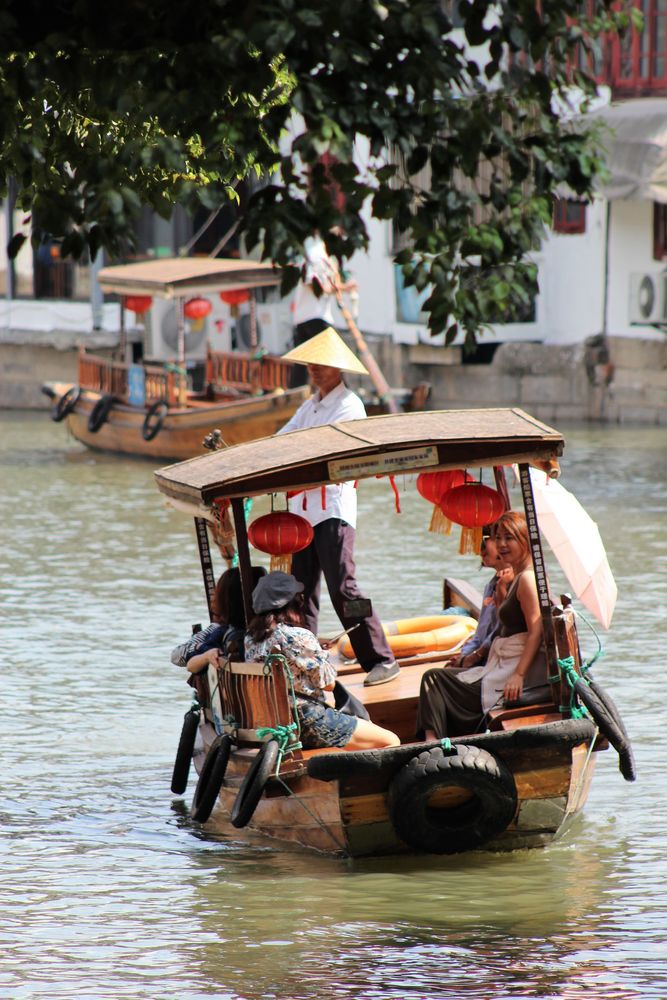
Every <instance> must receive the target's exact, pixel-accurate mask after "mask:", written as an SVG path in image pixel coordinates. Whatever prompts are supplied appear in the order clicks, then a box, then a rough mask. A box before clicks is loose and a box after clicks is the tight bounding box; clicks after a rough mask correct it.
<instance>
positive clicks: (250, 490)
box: [155, 409, 564, 513]
mask: <svg viewBox="0 0 667 1000" xmlns="http://www.w3.org/2000/svg"><path fill="white" fill-rule="evenodd" d="M563 444H564V441H563V437H562V435H561V434H560V433H559V432H558V431H556V430H554V429H553V428H552V427H548V426H547V425H546V424H543V423H541V422H540V421H538V420H536V419H535V418H534V417H531V416H530V415H529V414H528V413H525V412H524V411H523V410H519V409H488V410H435V411H430V412H427V413H423V412H418V413H394V414H389V415H386V416H378V417H368V418H366V419H365V420H350V421H346V422H344V423H339V424H331V425H326V426H323V427H312V428H309V429H307V430H301V431H292V432H291V433H288V434H277V435H274V436H273V437H270V438H262V439H260V440H259V441H249V442H247V443H246V444H240V445H237V446H236V447H233V448H227V449H224V450H222V451H216V452H213V453H211V454H206V455H202V456H200V457H198V458H192V459H188V460H187V461H185V462H179V463H177V464H176V465H170V466H167V467H166V468H164V469H159V470H158V471H157V472H156V473H155V477H156V480H157V485H158V488H159V489H160V490H161V491H162V493H164V494H165V495H166V496H167V497H168V498H170V499H171V500H172V502H174V501H175V506H184V505H185V506H186V507H187V508H188V509H189V510H190V511H191V512H192V513H201V512H202V511H204V510H205V509H206V508H207V507H208V506H209V505H210V503H211V502H212V501H213V500H214V499H219V498H228V499H231V498H233V497H245V496H258V495H261V494H266V493H278V492H284V491H286V490H294V489H304V488H311V487H314V486H320V485H323V484H326V483H332V482H334V483H335V482H342V481H344V480H357V479H365V478H370V477H373V476H378V475H389V474H392V473H396V474H398V473H411V472H428V471H434V470H435V469H447V468H450V469H456V468H461V467H466V466H467V467H472V468H475V467H479V466H490V465H510V464H512V463H513V462H528V463H530V464H533V465H537V466H538V467H544V468H545V467H546V465H547V464H548V463H552V464H553V465H554V466H555V468H557V461H555V460H556V459H557V457H558V456H559V455H560V454H562V451H563ZM194 508H196V509H194Z"/></svg>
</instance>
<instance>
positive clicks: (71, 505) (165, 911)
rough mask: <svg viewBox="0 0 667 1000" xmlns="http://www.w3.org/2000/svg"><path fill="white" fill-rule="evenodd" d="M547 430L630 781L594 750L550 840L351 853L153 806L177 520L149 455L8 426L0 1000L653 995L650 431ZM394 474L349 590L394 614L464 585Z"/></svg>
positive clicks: (192, 591) (660, 974)
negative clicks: (561, 442) (461, 853)
mask: <svg viewBox="0 0 667 1000" xmlns="http://www.w3.org/2000/svg"><path fill="white" fill-rule="evenodd" d="M566 438H567V447H566V453H565V457H564V460H563V470H564V472H563V482H564V484H565V485H566V486H568V487H570V488H572V489H573V491H574V492H575V493H576V494H577V495H578V496H579V497H580V499H581V500H582V502H583V503H584V505H585V506H587V507H588V508H589V509H590V510H591V512H593V513H594V515H595V517H596V519H597V520H598V523H599V525H600V530H601V533H602V536H603V538H604V539H605V543H606V545H607V548H608V552H609V556H610V561H611V564H612V568H613V570H614V573H615V575H616V578H617V581H618V583H619V591H620V594H619V604H618V608H617V612H616V615H615V619H614V624H613V627H612V630H611V632H610V633H609V635H606V634H604V635H603V636H602V638H603V641H604V645H605V655H604V657H603V658H602V660H601V661H600V663H599V665H598V666H597V667H596V673H597V675H598V678H599V679H600V680H601V681H602V682H603V684H604V685H605V686H606V687H608V688H609V690H610V691H611V692H612V693H613V695H614V697H615V699H616V700H617V702H618V704H619V705H620V706H621V708H622V711H623V716H624V719H625V721H626V724H627V726H628V729H629V731H630V734H631V735H632V736H633V738H634V743H635V750H636V756H637V762H638V767H639V781H638V782H637V783H636V784H635V785H627V784H625V783H624V782H623V781H622V779H621V777H620V775H619V774H618V770H617V763H616V760H615V759H614V755H613V753H611V752H610V753H608V754H603V755H601V758H600V761H599V764H598V768H597V773H596V777H595V780H594V782H593V787H592V792H591V796H590V799H589V803H588V806H587V808H586V811H585V813H584V815H583V817H582V818H580V820H579V821H578V822H577V824H576V825H575V826H574V827H573V828H572V830H571V831H570V833H569V834H568V836H567V839H566V840H565V841H563V842H562V843H560V844H557V845H554V846H552V847H551V848H549V849H548V850H545V851H534V852H516V853H515V854H509V855H498V856H496V855H490V854H485V853H478V854H475V855H470V856H466V857H465V858H445V859H428V860H424V859H420V860H418V861H416V860H414V859H412V860H410V859H368V860H364V861H356V862H354V863H352V862H344V861H340V860H333V859H327V858H320V857H318V856H304V855H302V854H300V853H298V852H297V851H292V850H289V849H286V848H284V847H282V846H280V845H276V844H272V843H270V842H267V841H266V840H261V841H260V842H258V843H257V844H254V845H253V846H252V847H250V846H249V845H248V844H246V843H244V842H240V841H239V840H238V839H235V838H227V837H210V836H209V835H208V834H207V833H206V831H202V830H201V829H200V828H199V827H197V826H196V825H193V824H191V823H190V821H189V818H188V813H187V806H186V804H184V803H182V802H180V803H178V802H177V803H175V805H174V808H171V796H170V794H169V781H170V774H171V767H172V764H173V756H174V752H175V747H176V742H177V738H178V733H179V731H180V725H181V720H182V716H183V712H184V711H185V709H186V708H187V705H188V703H189V689H187V687H186V685H185V684H184V683H183V677H182V675H181V674H180V673H179V672H178V671H177V670H176V669H175V668H173V667H171V666H170V665H169V663H168V653H169V650H170V649H171V646H172V645H173V644H174V643H175V642H176V641H178V640H179V639H180V638H181V637H182V636H184V635H187V634H188V633H189V630H190V625H191V623H192V622H194V621H201V620H204V621H205V620H206V608H205V604H204V601H203V594H202V587H201V581H200V573H199V569H198V565H197V560H196V549H195V539H194V532H193V529H192V526H191V525H190V523H189V522H188V520H187V519H184V518H183V517H182V516H180V515H178V514H176V513H173V512H170V511H168V510H167V509H166V508H164V506H163V505H162V502H161V499H160V497H159V495H158V494H157V492H156V490H155V488H154V485H153V480H152V468H151V465H150V463H146V462H139V461H137V462H132V461H126V460H117V459H114V458H110V457H108V456H107V457H105V456H101V455H95V454H93V453H91V452H89V451H87V450H86V449H84V448H82V447H81V446H80V445H78V444H76V443H72V442H70V441H68V440H67V437H66V436H65V433H64V430H63V428H62V425H56V424H53V423H51V422H50V421H49V420H48V418H45V417H44V416H43V415H33V416H31V415H13V414H6V415H4V416H0V476H1V478H2V483H3V490H2V495H1V497H0V502H1V503H2V512H1V514H2V516H1V517H0V567H1V573H0V602H1V607H2V643H1V644H0V658H1V661H2V670H3V681H4V683H3V685H2V688H1V689H0V699H1V708H2V720H3V730H2V733H3V736H2V740H3V750H4V754H3V760H4V762H5V766H4V768H3V783H2V788H1V789H0V820H1V822H0V850H2V853H3V866H2V869H0V904H1V905H2V911H3V918H4V919H3V921H2V922H1V923H0V948H1V949H2V954H3V959H2V962H1V963H0V996H2V997H5V996H6V997H8V998H12V1000H14V998H24V997H26V998H27V997H29V998H34V997H44V998H49V1000H50V998H53V997H67V998H69V997H72V996H76V997H77V998H88V997H90V998H91V1000H98V998H106V997H110V998H111V997H113V998H118V997H131V998H137V997H146V998H149V1000H156V998H158V997H159V998H160V1000H162V998H165V1000H167V998H168V1000H171V998H179V1000H180V998H188V1000H189V998H199V997H202V998H203V997H221V998H230V1000H231V998H235V1000H236V998H241V997H245V998H248V1000H254V998H256V997H260V996H266V997H280V998H281V1000H299V998H301V997H306V996H308V997H312V996H317V997H318V998H322V1000H335V998H342V1000H348V998H350V1000H351V998H353V997H354V998H355V1000H356V998H364V1000H366V998H373V1000H398V998H411V1000H422V998H424V1000H425V998H427V997H428V998H440V997H448V998H459V997H462V996H466V997H472V998H473V1000H478V998H479V1000H504V998H506V997H510V996H511V997H531V998H539V1000H551V998H568V1000H569V998H577V1000H578V998H582V1000H583V998H584V997H586V998H589V1000H602V998H603V997H604V998H605V1000H606V998H613V997H617V998H622V1000H626V998H631V997H632V998H634V997H637V996H641V997H642V998H647V997H648V998H656V1000H658V998H659V1000H664V997H665V996H667V958H666V956H665V945H664V936H665V935H664V927H665V924H666V922H667V913H666V912H665V911H666V909H667V905H666V904H667V893H666V892H665V888H664V858H665V857H666V856H667V834H666V833H665V813H664V807H663V802H664V791H663V786H664V774H665V773H666V769H667V752H666V750H665V742H664V738H663V726H662V717H661V716H662V708H661V704H660V703H659V691H660V685H661V680H662V657H661V652H662V645H661V642H660V640H661V637H662V635H663V634H664V610H663V609H664V606H665V604H666V603H667V521H666V519H665V508H666V506H667V502H666V501H665V495H666V492H667V491H666V487H667V468H666V467H665V461H664V439H665V434H664V432H663V431H658V430H653V429H643V430H642V431H641V432H638V431H636V430H634V429H626V428H583V429H579V428H573V429H571V430H566ZM399 488H400V489H401V504H402V508H403V511H404V513H403V514H401V515H400V516H397V515H395V513H394V507H393V495H392V494H391V491H390V490H389V488H388V487H387V485H386V484H385V483H383V482H372V483H368V484H364V487H363V489H361V490H360V504H361V521H360V524H361V529H360V533H359V543H358V561H359V568H360V577H361V582H362V585H363V586H364V587H366V589H367V590H368V592H369V593H370V594H371V596H372V597H373V601H374V603H375V604H376V606H377V607H378V609H379V610H380V613H381V615H382V616H383V617H386V618H396V617H406V616H408V615H409V614H412V613H414V611H415V610H421V609H423V610H429V609H436V608H439V607H440V596H441V578H442V576H443V575H444V573H445V572H449V573H451V574H452V575H456V576H462V577H464V578H466V579H469V580H470V581H471V582H479V580H480V574H479V573H478V570H477V566H476V561H475V560H474V559H470V558H468V559H462V558H461V557H459V556H458V555H457V554H456V541H455V540H453V539H445V538H443V537H434V536H429V535H428V534H427V533H426V531H425V527H426V525H427V523H428V518H429V513H430V512H429V510H428V508H427V506H426V505H425V503H424V501H422V500H421V499H420V498H419V497H418V496H417V495H416V493H415V490H414V488H413V487H412V485H411V483H410V482H409V481H408V482H405V483H402V482H400V480H399ZM388 524H389V526H390V528H391V530H392V532H393V531H394V530H396V529H397V535H396V539H397V540H396V550H395V551H389V550H388V549H387V544H386V537H387V525H388ZM379 547H381V551H386V557H385V558H384V559H383V560H381V561H380V563H379V564H378V561H377V559H376V558H375V552H376V551H377V550H378V548H379ZM397 565H400V567H401V572H400V573H397V572H394V571H392V572H387V570H388V568H389V567H395V566H397ZM425 567H428V572H425V571H424V569H425ZM555 576H556V574H554V578H555ZM326 614H327V615H330V618H329V619H327V618H326V617H325V624H326V622H327V621H329V623H330V624H331V626H332V627H333V626H334V619H333V615H332V614H331V613H330V611H329V610H327V612H326ZM586 642H587V645H590V648H591V649H593V648H594V647H595V641H594V639H593V637H591V639H590V640H586ZM191 791H192V785H191V787H190V790H189V792H190V793H191Z"/></svg>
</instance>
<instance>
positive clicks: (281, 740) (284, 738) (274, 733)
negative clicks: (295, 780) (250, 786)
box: [257, 722, 303, 777]
mask: <svg viewBox="0 0 667 1000" xmlns="http://www.w3.org/2000/svg"><path fill="white" fill-rule="evenodd" d="M298 729H299V724H298V723H297V722H290V724H289V726H262V727H261V729H258V730H257V737H258V739H260V740H263V739H264V737H265V736H268V737H269V738H270V739H272V740H276V741H277V743H278V759H277V761H276V777H277V776H278V774H279V772H280V765H281V764H282V762H283V757H284V755H285V754H286V753H292V752H293V751H294V750H302V749H303V746H302V744H301V741H300V740H299V739H297V740H294V733H296V732H298ZM288 744H289V745H288Z"/></svg>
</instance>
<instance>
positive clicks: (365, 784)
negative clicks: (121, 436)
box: [155, 409, 635, 856]
mask: <svg viewBox="0 0 667 1000" xmlns="http://www.w3.org/2000/svg"><path fill="white" fill-rule="evenodd" d="M563 448H564V439H563V437H562V435H561V434H560V433H559V432H558V431H556V430H554V429H553V428H551V427H548V426H546V425H545V424H543V423H541V422H540V421H538V420H536V419H534V418H533V417H531V416H530V415H529V414H527V413H525V412H524V411H522V410H519V409H487V410H460V411H434V412H429V413H410V414H392V415H386V416H377V417H370V418H368V419H366V420H357V421H348V422H344V423H340V424H334V425H327V426H323V427H317V428H311V429H307V430H302V431H295V432H292V433H288V434H282V435H278V436H276V437H273V438H270V439H264V440H261V441H256V442H249V443H247V444H242V445H239V446H237V447H235V448H230V449H225V450H221V451H216V452H213V453H211V454H208V455H203V456H201V457H199V458H196V459H192V460H190V461H186V462H182V463H179V464H176V465H172V466H169V467H166V468H163V469H160V470H158V471H157V472H156V473H155V476H156V482H157V486H158V488H159V490H160V491H161V492H162V494H163V495H164V497H165V498H166V500H167V502H168V503H169V504H171V505H172V506H173V507H175V508H176V509H179V510H181V511H183V512H184V513H186V514H190V515H191V516H193V517H194V518H195V524H196V526H197V537H198V541H199V551H200V557H201V560H202V568H203V570H204V580H205V584H206V592H207V598H208V600H209V607H211V601H212V593H213V587H214V580H215V577H214V573H213V569H212V564H211V559H210V550H209V549H208V534H207V528H206V526H207V525H211V526H212V527H213V529H214V530H219V525H220V521H221V518H222V517H223V516H227V517H228V516H229V514H230V513H231V515H232V516H233V521H234V531H235V544H236V547H237V550H238V561H239V569H240V575H241V581H242V586H243V596H244V606H245V609H246V617H248V615H249V612H250V610H251V591H252V570H251V559H250V546H249V541H248V525H247V514H246V505H247V500H248V498H253V497H259V496H264V495H270V496H272V497H274V498H275V496H276V495H277V494H285V493H288V492H289V493H294V492H295V491H299V490H303V489H311V488H314V487H315V488H316V487H320V486H324V485H327V484H330V483H338V482H341V481H345V480H350V479H354V480H358V481H361V480H364V479H366V478H376V477H387V478H388V479H389V480H390V481H391V484H392V486H393V487H394V489H395V491H396V484H395V479H394V477H396V476H398V475H401V476H410V475H417V476H418V477H420V478H422V477H426V481H427V482H429V483H430V484H431V486H432V487H433V488H434V484H437V483H438V482H440V481H441V480H440V479H438V478H437V477H441V476H442V475H443V474H447V473H451V472H454V471H457V472H459V473H462V474H463V479H462V481H465V479H466V473H465V470H466V469H471V468H474V469H480V470H482V469H487V470H488V471H489V473H490V475H492V476H493V480H494V482H495V490H492V489H491V488H490V487H488V486H483V485H482V484H481V483H476V482H474V481H473V482H471V483H467V484H466V485H465V486H462V487H461V488H462V489H465V490H469V491H470V498H471V499H472V497H473V493H474V491H475V490H477V489H478V487H481V489H482V490H485V491H487V493H493V494H495V497H494V500H493V509H494V510H495V517H497V516H499V513H501V512H502V511H503V510H505V509H508V508H509V506H510V498H509V490H508V488H507V481H506V477H505V472H506V469H508V468H509V467H512V466H517V467H518V475H519V482H520V489H521V495H522V500H523V505H524V509H525V515H526V521H527V525H528V532H529V538H530V546H531V555H532V562H533V566H534V569H535V576H536V582H537V588H538V596H539V601H540V611H541V618H542V626H543V636H544V646H545V650H546V655H547V662H548V667H549V686H548V687H547V688H546V689H543V690H542V691H540V692H539V699H540V700H539V701H537V702H536V701H535V699H534V698H533V699H532V700H531V699H530V698H529V703H528V704H524V703H522V704H520V705H517V706H506V705H502V706H501V707H499V708H497V709H493V710H491V712H489V713H488V714H487V717H486V721H487V730H486V731H485V732H476V733H471V734H469V735H467V736H462V737H455V738H452V739H451V740H448V739H445V740H437V741H430V742H422V743H419V742H415V731H416V715H417V703H418V696H419V690H420V682H421V678H422V675H423V674H424V672H425V671H426V670H427V669H433V668H441V669H443V670H445V669H447V663H448V661H449V660H450V659H451V657H452V656H453V655H454V653H455V651H456V648H458V647H456V648H454V649H452V648H449V647H448V646H446V645H445V644H444V643H443V644H442V645H440V646H438V640H437V639H435V640H434V643H435V645H434V648H432V649H431V650H430V651H428V652H422V653H419V654H417V655H415V654H414V653H410V654H409V655H405V656H403V657H402V658H401V659H400V664H401V668H402V669H401V671H400V673H399V675H398V676H397V677H396V678H395V679H393V680H391V681H390V682H388V683H386V684H383V685H380V686H375V687H366V686H364V683H363V681H364V676H365V675H364V674H363V672H362V671H360V670H359V669H358V664H356V663H354V662H347V661H343V660H340V666H339V671H338V673H339V677H342V679H343V681H344V683H345V686H346V687H347V688H348V690H349V691H350V692H352V694H354V695H355V696H356V697H357V698H358V699H359V700H361V701H362V702H363V704H364V706H365V708H366V710H367V711H368V713H369V715H370V718H371V720H372V721H373V722H375V723H377V724H378V725H380V726H382V727H384V728H386V729H390V730H392V731H393V732H394V733H396V734H397V735H398V736H399V738H400V740H401V745H400V746H399V747H392V748H387V749H382V750H369V751H364V752H359V751H356V752H354V751H346V750H345V749H336V750H333V749H331V748H323V749H317V750H303V749H302V748H301V746H300V743H299V740H298V719H297V715H296V711H295V706H294V702H293V697H292V691H291V684H290V676H289V670H288V668H287V665H286V661H284V659H283V658H282V657H280V656H275V655H274V656H270V657H269V658H268V660H267V662H265V663H235V662H230V661H227V660H225V661H224V662H223V665H222V667H220V668H219V669H216V668H214V667H212V666H209V668H208V671H207V672H206V673H203V674H200V675H195V680H194V681H193V684H194V685H195V686H196V688H197V698H196V699H195V702H194V704H193V706H192V708H191V709H190V710H189V711H188V712H187V713H186V716H185V719H184V724H183V731H182V734H181V739H180V743H179V747H178V753H177V758H176V764H175V767H174V777H173V781H172V790H173V791H174V792H175V793H177V794H182V793H183V792H184V791H185V787H186V784H187V777H188V771H189V768H190V761H191V759H194V763H195V766H196V769H197V771H198V773H199V780H198V783H197V788H196V791H195V795H194V801H193V807H192V815H193V818H194V819H196V820H199V821H201V822H204V821H207V820H208V819H209V817H210V822H211V823H212V824H214V825H215V827H216V828H217V829H221V830H224V831H227V832H229V831H230V830H231V831H232V832H233V831H234V830H251V831H255V832H258V833H263V834H267V835H269V836H272V837H276V838H279V839H282V840H285V841H290V842H292V843H296V844H298V845H301V846H304V847H306V848H312V849H316V850H319V851H324V852H331V853H339V854H345V855H351V856H363V855H374V854H387V853H395V852H406V851H408V852H414V853H419V852H423V851H428V852H437V853H455V852H459V851H466V850H470V849H474V848H479V847H484V848H486V849H491V850H509V849H514V848H519V847H536V846H543V845H545V844H548V843H550V842H551V841H553V840H554V839H555V838H556V837H559V836H561V835H562V834H563V833H564V832H565V831H566V830H567V829H568V827H569V826H570V824H571V822H572V820H573V819H574V817H575V816H577V815H578V814H579V813H580V812H581V810H582V809H583V807H584V804H585V802H586V799H587V797H588V792H589V788H590V784H591V781H592V778H593V773H594V769H595V762H596V758H597V755H598V753H599V752H600V751H602V750H605V749H607V747H608V746H609V744H610V743H611V744H612V746H613V747H614V748H615V749H616V751H617V752H618V756H619V767H620V770H621V772H622V774H623V776H624V777H625V778H626V780H630V781H632V780H634V778H635V768H634V761H633V756H632V749H631V746H630V742H629V739H628V736H627V733H626V731H625V728H624V726H623V722H622V720H621V718H620V715H619V713H618V710H617V709H616V706H615V705H614V703H613V701H612V700H611V699H610V698H609V696H608V695H607V694H606V693H605V692H604V690H603V689H602V688H601V687H600V686H599V685H598V684H597V683H596V682H595V680H594V679H593V677H592V675H591V673H590V670H589V669H588V667H589V665H587V664H586V663H584V662H583V660H582V655H581V649H580V645H579V640H578V636H577V626H576V613H575V610H574V607H573V604H572V601H571V600H570V598H569V597H567V596H566V595H564V596H563V597H561V600H560V602H559V603H554V602H553V600H552V597H551V595H550V591H549V587H548V581H547V573H546V568H545V558H544V552H543V548H542V539H541V534H540V528H539V513H538V512H537V509H536V503H535V496H534V491H533V477H537V478H538V479H541V480H542V481H543V482H544V481H546V479H547V478H549V479H552V478H556V477H557V476H558V475H559V472H560V466H559V458H560V456H561V454H562V452H563ZM429 477H431V478H430V479H429ZM445 478H446V476H445ZM422 482H423V479H422ZM420 492H422V490H420ZM426 492H427V491H426V490H424V492H422V495H425V493H426ZM445 496H446V492H443V493H442V495H441V496H440V497H438V495H437V491H435V492H434V493H433V503H434V508H436V507H438V508H440V509H442V510H444V509H445V508H447V509H449V507H448V506H447V504H445V503H444V500H443V498H444V497H445ZM473 509H478V505H477V504H475V503H471V504H470V510H471V511H472V510H473ZM488 509H489V508H487V510H488ZM294 516H297V515H294ZM475 517H477V519H476V520H475ZM480 517H486V521H484V520H482V521H481V522H480ZM495 517H494V518H490V517H489V516H488V513H487V514H485V515H479V516H477V515H475V516H473V514H461V515H460V516H457V521H458V523H460V524H461V525H462V526H463V528H464V530H465V531H469V532H473V533H474V532H476V531H478V529H479V528H480V527H481V525H482V524H485V523H487V522H488V520H491V519H495ZM230 532H231V526H228V533H230ZM216 537H217V536H216ZM251 537H252V531H251ZM265 550H266V551H272V550H271V547H270V546H269V547H267V548H266V549H265ZM391 551H392V550H391V549H390V548H389V547H388V546H383V549H382V552H381V553H378V555H379V557H381V558H382V559H383V560H384V561H385V562H387V560H388V559H389V558H390V552H391ZM393 551H394V552H395V553H397V555H396V557H395V558H396V565H395V566H394V567H392V572H395V573H397V574H399V575H400V573H401V566H402V565H404V564H405V563H406V562H407V561H408V560H409V553H407V552H400V550H399V549H398V548H396V549H394V550H393ZM440 562H441V554H438V558H437V560H434V566H433V567H430V566H428V565H423V566H422V567H421V572H422V573H424V574H429V573H431V574H432V576H433V585H434V600H435V599H437V595H438V592H439V588H440V584H439V582H438V577H439V567H440ZM387 571H389V567H388V568H387ZM411 572H414V568H411ZM445 593H446V598H445V605H450V604H459V605H461V606H462V607H463V608H464V609H465V610H467V611H468V612H469V613H470V614H474V613H475V611H476V610H478V607H477V609H476V608H475V604H476V595H475V593H474V592H472V589H471V588H470V587H468V586H466V585H462V584H459V583H457V581H452V580H448V581H446V586H445ZM409 602H410V593H409V590H407V591H406V594H405V615H406V617H407V616H409V615H415V614H418V610H419V609H415V608H413V607H411V606H410V603H409ZM367 613H368V612H367V611H364V610H363V609H361V608H360V609H359V615H360V616H361V617H363V615H364V614H367ZM434 631H436V632H437V631H445V630H434ZM230 821H231V826H230Z"/></svg>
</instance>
